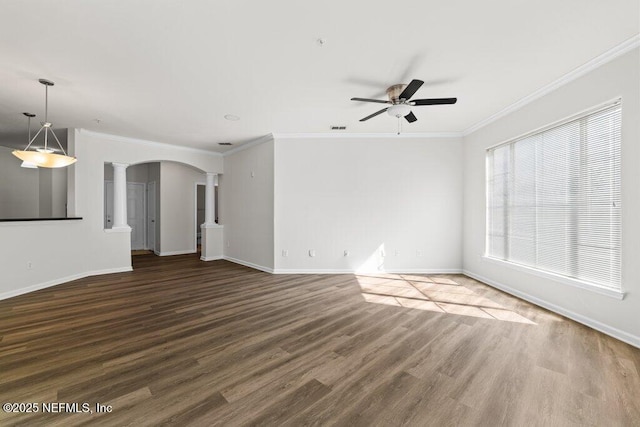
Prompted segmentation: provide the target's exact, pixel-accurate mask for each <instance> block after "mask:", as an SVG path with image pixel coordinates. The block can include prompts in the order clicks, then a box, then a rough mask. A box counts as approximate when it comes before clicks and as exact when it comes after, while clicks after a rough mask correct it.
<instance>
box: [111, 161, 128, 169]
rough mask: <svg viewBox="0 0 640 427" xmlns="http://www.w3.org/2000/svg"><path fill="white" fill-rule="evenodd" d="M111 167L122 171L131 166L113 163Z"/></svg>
mask: <svg viewBox="0 0 640 427" xmlns="http://www.w3.org/2000/svg"><path fill="white" fill-rule="evenodd" d="M111 165H112V166H113V167H114V168H122V169H126V168H128V167H129V165H128V164H127V163H118V162H111Z"/></svg>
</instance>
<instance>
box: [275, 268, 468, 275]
mask: <svg viewBox="0 0 640 427" xmlns="http://www.w3.org/2000/svg"><path fill="white" fill-rule="evenodd" d="M376 273H380V274H462V269H459V268H444V269H421V268H416V269H405V270H396V269H386V270H377V271H364V270H363V271H358V270H351V269H337V270H336V269H295V268H291V269H289V268H278V269H275V270H274V271H273V274H376Z"/></svg>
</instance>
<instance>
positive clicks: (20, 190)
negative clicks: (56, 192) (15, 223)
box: [0, 146, 40, 219]
mask: <svg viewBox="0 0 640 427" xmlns="http://www.w3.org/2000/svg"><path fill="white" fill-rule="evenodd" d="M13 150H14V149H13V148H7V147H1V146H0V218H4V219H6V218H38V216H40V207H39V206H40V205H39V201H40V198H39V190H38V187H39V185H40V174H39V171H38V169H27V168H22V167H20V165H21V164H22V160H19V159H18V158H17V157H15V156H14V155H13V154H11V152H12V151H13Z"/></svg>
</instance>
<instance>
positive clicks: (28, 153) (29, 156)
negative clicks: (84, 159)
mask: <svg viewBox="0 0 640 427" xmlns="http://www.w3.org/2000/svg"><path fill="white" fill-rule="evenodd" d="M13 155H14V156H16V157H17V158H19V159H20V160H23V161H25V162H27V163H31V164H33V165H35V166H36V167H40V168H63V167H65V166H69V165H72V164H74V163H75V162H76V160H77V159H76V158H75V157H70V156H63V155H62V154H54V153H46V152H40V151H33V150H23V151H19V150H15V151H14V152H13ZM25 167H28V166H25Z"/></svg>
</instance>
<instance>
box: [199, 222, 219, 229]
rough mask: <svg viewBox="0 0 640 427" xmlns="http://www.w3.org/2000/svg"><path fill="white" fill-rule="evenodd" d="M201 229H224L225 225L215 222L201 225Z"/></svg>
mask: <svg viewBox="0 0 640 427" xmlns="http://www.w3.org/2000/svg"><path fill="white" fill-rule="evenodd" d="M200 228H201V229H202V228H224V225H222V224H218V223H216V222H214V223H213V224H206V223H205V224H200Z"/></svg>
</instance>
